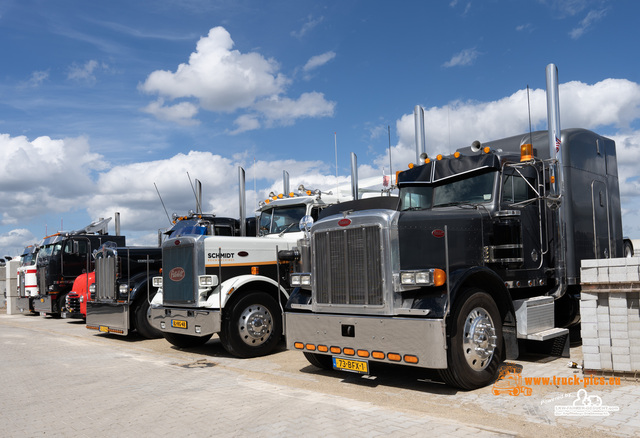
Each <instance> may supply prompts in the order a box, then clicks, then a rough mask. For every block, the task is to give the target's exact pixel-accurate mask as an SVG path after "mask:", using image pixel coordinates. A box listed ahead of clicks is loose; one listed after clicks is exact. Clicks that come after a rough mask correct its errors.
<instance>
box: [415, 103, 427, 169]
mask: <svg viewBox="0 0 640 438" xmlns="http://www.w3.org/2000/svg"><path fill="white" fill-rule="evenodd" d="M413 119H414V122H415V132H416V134H415V135H416V164H424V160H425V158H427V149H426V147H425V138H424V109H423V108H422V107H421V106H420V105H416V106H415V108H413Z"/></svg>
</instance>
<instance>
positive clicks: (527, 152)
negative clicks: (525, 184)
mask: <svg viewBox="0 0 640 438" xmlns="http://www.w3.org/2000/svg"><path fill="white" fill-rule="evenodd" d="M531 160H533V146H532V145H531V143H525V144H523V145H520V161H531Z"/></svg>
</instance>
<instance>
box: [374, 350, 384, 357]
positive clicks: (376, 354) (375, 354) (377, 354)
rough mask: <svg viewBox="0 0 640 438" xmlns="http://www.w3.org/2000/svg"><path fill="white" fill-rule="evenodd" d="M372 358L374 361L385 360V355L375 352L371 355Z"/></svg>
mask: <svg viewBox="0 0 640 438" xmlns="http://www.w3.org/2000/svg"><path fill="white" fill-rule="evenodd" d="M371 357H373V358H374V359H384V353H383V352H382V351H374V352H372V353H371Z"/></svg>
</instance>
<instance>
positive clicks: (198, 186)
mask: <svg viewBox="0 0 640 438" xmlns="http://www.w3.org/2000/svg"><path fill="white" fill-rule="evenodd" d="M196 214H202V183H201V182H200V180H198V179H197V180H196Z"/></svg>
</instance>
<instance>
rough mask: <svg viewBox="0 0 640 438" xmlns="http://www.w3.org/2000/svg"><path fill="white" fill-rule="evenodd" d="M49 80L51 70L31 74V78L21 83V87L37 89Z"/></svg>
mask: <svg viewBox="0 0 640 438" xmlns="http://www.w3.org/2000/svg"><path fill="white" fill-rule="evenodd" d="M47 79H49V70H44V71H34V72H33V73H31V76H29V79H27V80H26V81H23V82H21V83H20V87H22V88H37V87H39V86H40V85H42V83H43V82H44V81H46V80H47Z"/></svg>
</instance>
